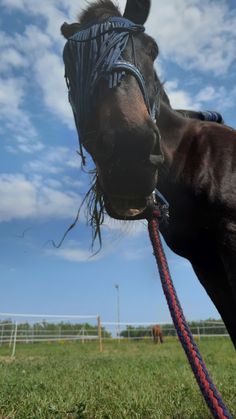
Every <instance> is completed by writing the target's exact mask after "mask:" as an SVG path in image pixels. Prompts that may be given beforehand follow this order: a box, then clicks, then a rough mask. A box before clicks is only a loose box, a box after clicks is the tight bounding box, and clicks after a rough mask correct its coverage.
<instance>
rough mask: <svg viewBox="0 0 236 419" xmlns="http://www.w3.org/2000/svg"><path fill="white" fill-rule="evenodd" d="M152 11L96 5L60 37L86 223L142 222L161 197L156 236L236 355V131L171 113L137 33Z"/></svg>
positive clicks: (141, 1)
mask: <svg viewBox="0 0 236 419" xmlns="http://www.w3.org/2000/svg"><path fill="white" fill-rule="evenodd" d="M149 9H150V1H148V0H127V4H126V8H125V12H124V15H123V17H122V16H121V14H120V12H119V10H118V9H117V7H116V6H115V5H114V4H113V3H112V2H111V1H110V0H99V1H95V2H93V3H91V5H90V6H88V8H87V9H86V10H85V11H84V12H83V13H82V15H81V16H80V19H79V22H78V23H74V24H72V25H68V24H66V23H65V24H64V25H63V26H62V28H61V31H62V33H63V34H64V35H65V37H66V38H69V40H68V42H67V44H66V46H65V49H64V61H65V70H66V80H67V84H68V87H69V99H70V103H71V105H72V109H73V112H74V117H75V123H76V127H77V130H78V132H79V138H80V147H81V155H82V157H83V161H84V156H83V147H84V148H85V149H86V150H87V151H88V153H89V154H91V156H92V158H93V160H94V162H95V166H96V171H97V177H96V193H95V198H94V201H93V202H94V203H95V206H94V211H91V212H90V213H91V214H92V220H93V221H94V223H95V224H96V226H97V228H99V225H100V223H101V222H102V221H103V215H104V212H105V211H106V212H107V213H108V214H109V215H110V216H112V217H114V218H117V219H125V220H130V219H131V220H135V219H139V218H145V216H146V211H147V207H148V206H149V205H150V203H152V201H153V191H154V190H155V188H158V190H159V191H160V192H161V194H162V195H163V196H164V197H165V199H166V200H167V201H168V203H169V220H168V223H161V224H160V229H161V233H162V234H163V236H164V238H165V241H166V243H167V244H168V245H169V247H170V248H171V249H172V250H173V251H174V252H176V253H177V254H179V255H181V256H184V257H185V258H187V259H188V260H189V261H190V262H191V264H192V266H193V269H194V271H195V273H196V275H197V276H198V278H199V280H200V282H201V284H202V285H203V286H204V288H205V290H206V291H207V293H208V295H209V296H210V298H211V299H212V301H213V302H214V304H215V306H216V308H217V309H218V311H219V313H220V314H221V316H222V319H223V320H224V322H225V325H226V327H227V329H228V332H229V334H230V336H231V339H232V341H233V343H234V345H235V346H236V131H234V130H233V129H231V128H229V127H226V126H224V125H220V124H217V123H214V122H206V121H202V120H200V119H201V118H200V119H199V120H198V119H194V118H188V117H186V115H185V113H184V112H176V111H174V110H173V109H172V108H171V106H170V103H169V100H168V97H167V95H166V93H165V91H164V88H163V86H162V84H161V83H160V81H159V79H158V77H157V74H156V72H155V70H154V65H153V63H154V60H155V59H156V57H157V55H158V46H157V44H156V42H155V41H154V40H153V39H152V38H151V37H150V36H148V35H147V34H145V33H144V27H143V26H142V25H143V24H144V22H145V21H146V18H147V16H148V13H149ZM187 116H188V115H187ZM190 116H191V115H190ZM98 204H100V209H99V210H98Z"/></svg>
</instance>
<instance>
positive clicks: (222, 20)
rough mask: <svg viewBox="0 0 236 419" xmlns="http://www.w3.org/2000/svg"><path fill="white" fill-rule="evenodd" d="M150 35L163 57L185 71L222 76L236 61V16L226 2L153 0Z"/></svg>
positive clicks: (148, 27) (148, 23)
mask: <svg viewBox="0 0 236 419" xmlns="http://www.w3.org/2000/svg"><path fill="white" fill-rule="evenodd" d="M147 32H148V33H150V35H152V36H154V37H155V38H156V39H157V42H158V44H159V46H160V51H161V55H162V56H165V57H166V58H167V59H169V60H172V61H175V62H176V63H178V64H179V65H180V66H182V67H183V68H186V69H195V70H200V71H203V72H214V73H215V74H216V75H219V74H225V73H226V72H227V70H228V69H229V67H230V66H231V64H232V63H233V61H235V42H236V13H235V11H230V9H229V7H228V5H227V3H226V1H224V0H222V1H221V2H214V1H212V0H206V1H205V2H199V1H198V0H175V1H171V2H169V1H168V2H167V1H165V0H156V1H155V2H154V1H153V2H152V10H151V14H150V17H149V19H148V22H147Z"/></svg>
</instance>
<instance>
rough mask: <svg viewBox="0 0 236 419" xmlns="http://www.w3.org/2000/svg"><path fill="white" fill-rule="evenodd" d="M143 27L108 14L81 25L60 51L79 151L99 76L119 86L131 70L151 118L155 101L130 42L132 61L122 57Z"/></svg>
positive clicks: (112, 85)
mask: <svg viewBox="0 0 236 419" xmlns="http://www.w3.org/2000/svg"><path fill="white" fill-rule="evenodd" d="M144 30H145V29H144V27H143V26H142V25H138V24H135V23H133V22H131V21H130V20H128V19H125V18H122V17H111V18H109V19H108V20H106V21H104V22H99V23H93V24H90V25H89V26H88V25H87V26H84V27H83V28H81V30H80V31H79V32H77V33H75V34H74V35H73V36H71V37H70V38H69V39H68V41H67V43H66V45H65V48H64V51H63V59H64V63H65V78H66V82H67V86H68V89H69V102H70V104H71V107H72V110H73V114H74V119H75V124H76V128H77V131H78V135H79V140H80V148H81V150H80V151H81V152H82V146H81V142H82V141H83V135H84V131H85V127H86V124H87V121H88V117H89V115H90V113H91V111H92V100H91V98H92V96H93V94H94V93H95V89H96V86H97V84H98V82H99V81H100V80H101V79H105V80H107V82H108V86H109V88H110V89H112V88H115V87H117V86H119V84H120V83H121V80H122V78H123V77H124V75H125V74H127V73H128V74H132V75H133V76H134V77H135V78H136V80H137V82H138V84H139V87H140V89H141V91H142V94H143V97H144V101H145V103H146V106H147V109H148V112H149V114H150V116H151V118H152V119H155V114H156V105H155V103H154V104H153V106H152V108H151V106H150V102H149V97H148V94H147V88H146V84H145V80H144V78H143V76H142V74H141V73H140V71H139V69H138V68H137V67H136V63H135V51H134V45H133V42H132V45H133V54H134V64H133V63H130V62H128V61H125V60H124V59H123V58H122V52H123V51H124V49H125V47H126V45H127V42H128V40H129V38H131V39H132V36H133V34H135V33H137V32H144ZM81 154H82V158H83V153H81Z"/></svg>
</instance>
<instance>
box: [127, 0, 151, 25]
mask: <svg viewBox="0 0 236 419" xmlns="http://www.w3.org/2000/svg"><path fill="white" fill-rule="evenodd" d="M150 7H151V0H127V2H126V7H125V11H124V15H123V17H125V18H126V19H129V20H132V22H134V23H138V24H140V25H143V24H144V23H145V22H146V20H147V18H148V15H149V11H150Z"/></svg>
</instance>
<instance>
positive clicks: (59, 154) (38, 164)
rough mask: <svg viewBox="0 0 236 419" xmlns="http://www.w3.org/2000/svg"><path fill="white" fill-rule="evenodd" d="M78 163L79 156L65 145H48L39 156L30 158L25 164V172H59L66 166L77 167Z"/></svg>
mask: <svg viewBox="0 0 236 419" xmlns="http://www.w3.org/2000/svg"><path fill="white" fill-rule="evenodd" d="M79 165H80V158H79V157H78V155H77V154H76V153H74V154H73V153H72V151H71V150H70V149H69V148H66V147H54V148H51V147H48V148H47V149H46V150H45V151H44V153H42V154H41V156H40V158H37V159H34V160H31V161H30V162H29V163H27V164H25V166H24V168H25V170H26V171H27V172H34V173H43V174H45V173H51V174H56V173H61V172H64V171H65V169H66V168H71V169H77V168H79Z"/></svg>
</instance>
